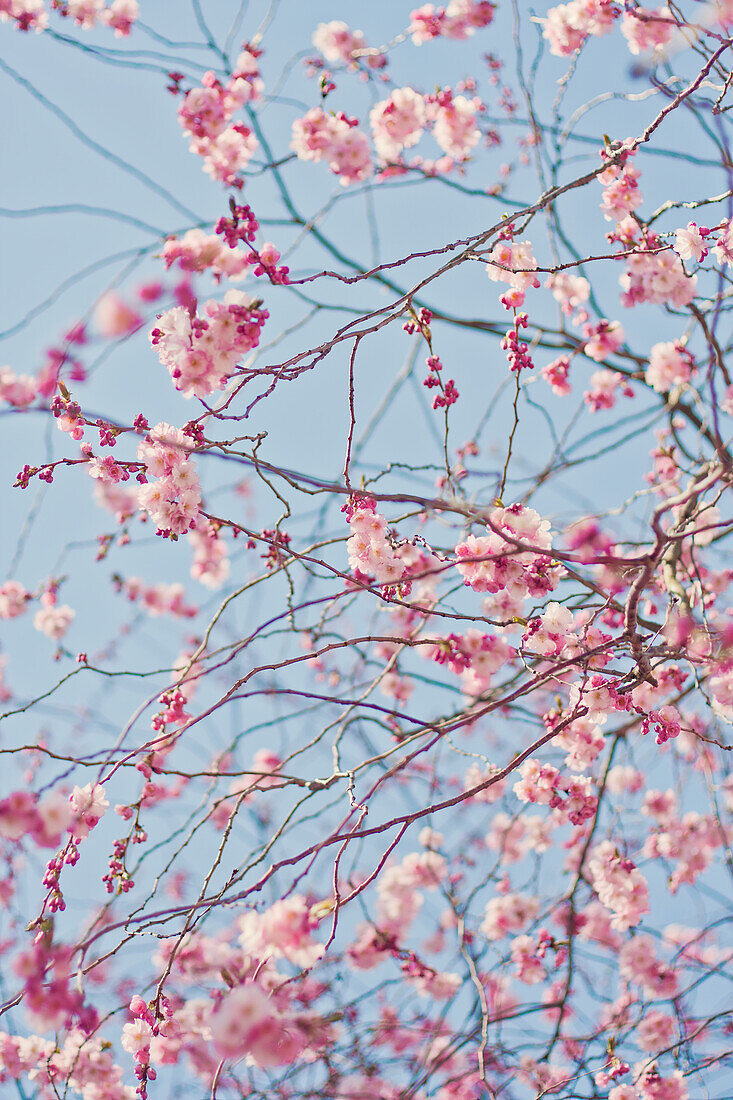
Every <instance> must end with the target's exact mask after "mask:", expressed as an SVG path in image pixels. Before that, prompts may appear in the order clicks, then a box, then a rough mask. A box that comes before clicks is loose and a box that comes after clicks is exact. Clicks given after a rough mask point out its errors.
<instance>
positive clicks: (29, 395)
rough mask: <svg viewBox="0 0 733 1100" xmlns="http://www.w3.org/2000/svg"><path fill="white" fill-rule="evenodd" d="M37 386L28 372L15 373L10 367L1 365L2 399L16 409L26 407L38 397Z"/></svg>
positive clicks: (0, 394) (0, 391)
mask: <svg viewBox="0 0 733 1100" xmlns="http://www.w3.org/2000/svg"><path fill="white" fill-rule="evenodd" d="M36 393H37V387H36V381H35V379H34V378H31V377H30V375H28V374H15V373H14V371H12V370H11V369H10V367H0V401H5V403H6V404H8V405H12V406H13V408H15V409H25V408H27V407H28V405H32V404H33V402H34V401H35V399H36Z"/></svg>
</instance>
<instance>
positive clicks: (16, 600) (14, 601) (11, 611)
mask: <svg viewBox="0 0 733 1100" xmlns="http://www.w3.org/2000/svg"><path fill="white" fill-rule="evenodd" d="M30 599H32V596H31V594H30V592H28V591H27V590H26V589H25V588H24V587H23V585H22V584H20V582H19V581H5V583H4V584H2V585H0V619H16V618H17V617H18V615H23V614H24V613H25V611H26V610H27V604H28V601H29V600H30Z"/></svg>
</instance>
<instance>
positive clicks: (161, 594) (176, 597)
mask: <svg viewBox="0 0 733 1100" xmlns="http://www.w3.org/2000/svg"><path fill="white" fill-rule="evenodd" d="M120 587H121V589H122V591H124V593H125V595H126V596H127V598H128V600H130V601H131V602H133V603H135V602H139V603H140V604H141V605H142V606H143V607H144V608H145V610H146V611H147V612H148V614H149V615H153V616H157V615H174V616H176V617H177V618H182V619H192V618H193V617H194V616H195V615H196V614H197V613H198V608H197V607H192V606H191V605H189V604H187V603H186V602H185V596H186V590H185V588H184V587H183V585H182V584H145V582H144V581H143V580H141V578H140V577H130V578H129V579H128V580H126V581H124V582H121V584H120Z"/></svg>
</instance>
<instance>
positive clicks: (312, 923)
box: [239, 894, 323, 967]
mask: <svg viewBox="0 0 733 1100" xmlns="http://www.w3.org/2000/svg"><path fill="white" fill-rule="evenodd" d="M318 923H319V918H318V916H317V915H315V910H314V907H313V905H310V904H309V903H308V901H307V900H306V898H304V897H303V896H302V895H301V894H291V895H290V896H289V897H287V898H282V899H281V900H280V901H276V902H275V904H274V905H271V906H270V908H269V909H266V910H265V911H264V912H262V913H257V912H256V911H255V910H254V909H250V910H249V911H248V912H247V913H245V914H244V916H242V917H240V918H239V928H240V932H241V935H240V937H239V942H240V944H241V946H242V950H243V951H244V952H245V954H246V955H250V956H252V957H254V958H255V959H258V960H263V959H269V958H276V959H281V958H282V959H287V961H288V962H291V963H293V965H294V966H298V967H309V966H313V965H314V964H315V963H316V962H317V961H318V959H320V957H321V955H322V954H323V945H322V944H320V943H318V942H317V941H316V940H314V939H313V936H312V933H313V931H314V929H316V928H317V927H318Z"/></svg>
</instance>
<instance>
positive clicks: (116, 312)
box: [94, 290, 143, 340]
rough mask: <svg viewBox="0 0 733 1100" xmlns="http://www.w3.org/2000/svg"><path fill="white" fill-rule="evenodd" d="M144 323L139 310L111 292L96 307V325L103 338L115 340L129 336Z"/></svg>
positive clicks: (103, 296)
mask: <svg viewBox="0 0 733 1100" xmlns="http://www.w3.org/2000/svg"><path fill="white" fill-rule="evenodd" d="M142 323H143V319H142V317H141V316H140V313H139V312H138V310H136V309H134V308H133V306H131V305H128V303H127V302H126V301H125V299H124V298H123V297H122V296H121V295H120V294H117V293H116V292H115V291H113V290H110V291H108V292H107V293H106V294H103V295H102V297H101V298H100V299H99V301H98V302H97V304H96V306H95V307H94V324H95V326H96V328H97V330H98V332H99V333H100V335H101V336H104V337H106V338H107V339H110V340H112V339H114V338H115V337H118V336H127V335H129V334H130V333H131V332H136V331H137V329H139V328H140V326H141V324H142Z"/></svg>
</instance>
